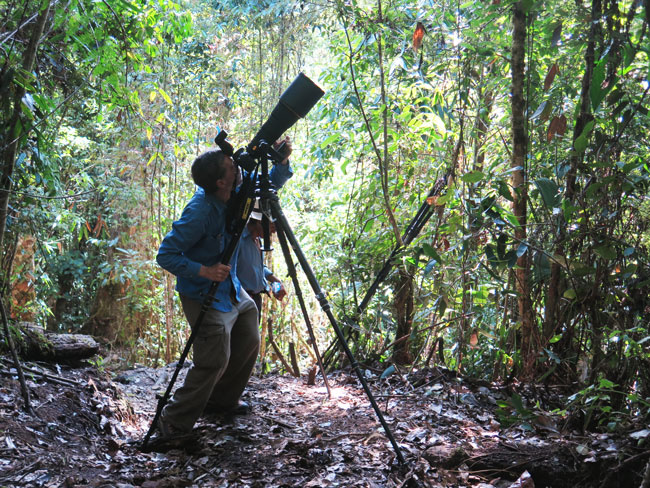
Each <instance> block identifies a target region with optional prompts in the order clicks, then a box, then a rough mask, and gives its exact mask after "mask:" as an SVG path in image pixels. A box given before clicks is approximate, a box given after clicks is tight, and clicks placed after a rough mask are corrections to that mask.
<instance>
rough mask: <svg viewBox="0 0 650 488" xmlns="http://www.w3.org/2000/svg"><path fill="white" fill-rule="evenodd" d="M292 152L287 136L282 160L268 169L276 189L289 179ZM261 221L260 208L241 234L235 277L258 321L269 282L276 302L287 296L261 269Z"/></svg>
mask: <svg viewBox="0 0 650 488" xmlns="http://www.w3.org/2000/svg"><path fill="white" fill-rule="evenodd" d="M280 144H281V143H280V141H277V142H276V143H275V147H276V148H277V147H279V146H280ZM291 151H292V148H291V140H290V139H289V137H286V138H285V139H284V151H283V156H284V158H283V160H282V161H280V162H279V163H278V164H277V165H275V166H274V167H273V168H272V169H271V172H270V174H269V179H270V181H271V183H272V184H273V186H274V187H275V188H276V189H280V188H282V187H283V186H284V184H285V183H286V182H287V181H288V180H289V178H291V177H292V176H293V171H292V170H291V165H290V163H289V156H290V155H291ZM261 220H262V214H261V212H259V209H256V210H255V211H253V212H252V213H251V217H250V220H249V221H248V223H247V224H246V228H245V229H244V232H243V233H242V237H241V244H240V248H239V257H238V260H237V276H238V278H239V280H240V282H241V286H242V287H243V288H244V290H246V292H247V293H248V294H249V295H250V297H251V298H252V299H253V301H254V302H255V305H257V310H258V319H259V318H261V314H262V293H264V292H267V291H268V289H269V283H273V284H274V286H272V288H271V291H272V293H273V296H274V297H275V298H276V299H278V300H282V299H283V298H284V297H285V296H286V294H287V291H286V290H285V289H284V287H283V285H282V282H281V281H280V280H279V279H278V278H276V277H275V276H274V275H273V273H272V272H271V270H269V269H268V268H267V267H266V266H264V262H263V260H262V252H261V250H260V242H261V239H262V238H263V237H264V232H263V230H262V222H261ZM272 229H273V223H271V231H272Z"/></svg>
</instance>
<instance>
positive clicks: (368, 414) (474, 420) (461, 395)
mask: <svg viewBox="0 0 650 488" xmlns="http://www.w3.org/2000/svg"><path fill="white" fill-rule="evenodd" d="M0 359H1V360H2V363H0V372H1V373H2V377H3V380H2V383H0V487H14V486H24V487H68V488H71V487H82V486H83V487H85V486H90V487H119V488H128V487H133V486H139V487H146V488H167V487H169V488H172V487H185V486H197V487H203V486H206V487H335V486H338V487H373V488H375V487H412V486H422V487H480V488H488V487H512V488H518V487H526V488H534V487H537V488H540V487H610V486H611V487H639V486H641V484H642V479H643V473H644V471H645V469H646V463H647V462H648V458H649V457H650V449H649V447H648V443H649V442H650V429H649V426H647V425H646V426H639V425H637V426H629V428H628V429H627V431H626V432H618V433H578V432H577V431H576V430H575V429H571V428H569V425H568V424H570V423H571V422H567V420H568V419H566V418H564V419H562V418H560V417H555V416H552V415H550V414H548V413H545V412H543V411H542V410H541V409H539V408H533V407H530V406H529V407H526V405H532V406H534V405H535V403H536V402H537V401H540V400H539V398H533V397H532V396H530V395H532V393H531V392H528V393H529V394H530V395H529V394H526V393H524V392H520V394H521V395H522V398H523V400H522V404H520V403H519V401H513V400H512V399H513V396H512V394H513V391H511V390H506V389H505V388H503V387H499V386H497V385H486V384H483V385H478V384H476V383H471V382H468V381H467V380H465V379H462V378H460V377H458V376H457V375H455V374H453V373H452V372H450V371H447V370H445V369H443V368H430V369H424V370H420V371H416V372H411V374H410V375H408V377H407V376H406V375H404V374H400V373H395V374H392V375H390V376H388V377H386V378H381V371H379V370H378V371H371V370H369V369H364V372H365V374H366V377H367V381H368V383H369V384H370V387H371V389H372V391H373V393H374V395H375V397H376V399H377V402H378V404H379V406H380V408H381V410H382V412H383V414H384V416H385V419H386V421H387V423H388V424H389V425H390V429H391V431H392V433H393V435H394V437H395V439H396V440H397V442H398V444H399V446H400V451H401V452H402V454H403V457H404V458H405V460H406V462H405V464H404V465H400V464H399V463H398V462H397V458H396V455H395V451H394V450H393V447H392V445H391V443H390V442H389V441H388V438H387V437H386V435H385V432H384V430H383V429H382V427H381V425H380V424H379V422H378V421H377V417H376V415H375V413H374V410H373V409H372V407H371V405H370V403H369V401H368V398H367V396H366V395H365V393H364V390H363V389H362V388H361V386H360V384H359V381H358V379H357V378H356V376H355V375H354V374H351V373H349V372H343V371H341V372H336V373H333V374H331V375H329V376H328V379H329V385H330V388H331V398H328V395H327V390H326V388H325V387H324V385H323V382H322V378H321V377H320V376H318V377H317V379H316V385H315V386H308V385H307V381H306V379H305V378H295V377H292V376H289V375H277V374H270V375H265V376H263V377H258V376H255V377H253V378H252V379H251V381H250V384H249V387H248V388H247V390H246V393H245V394H244V399H245V400H246V401H248V402H249V403H250V404H251V405H252V407H253V410H252V412H251V413H249V414H248V415H245V416H237V417H206V418H201V419H200V420H199V422H198V423H197V425H196V426H195V429H194V431H193V435H192V436H191V438H190V439H186V440H185V441H184V442H183V443H182V444H179V445H176V446H171V447H173V448H172V449H169V450H166V452H142V451H141V450H140V449H139V447H141V444H140V441H141V440H142V439H143V438H144V435H145V433H146V432H147V430H148V428H149V425H150V423H151V421H152V418H153V414H154V412H155V408H156V400H155V395H154V394H155V392H163V391H164V390H165V388H166V386H167V384H168V382H169V379H170V377H171V374H172V373H173V370H174V366H173V365H171V366H168V367H166V368H160V369H151V368H145V367H138V368H136V369H132V370H129V371H122V372H120V373H117V374H115V373H114V374H111V373H109V372H108V371H105V370H101V371H99V370H98V369H97V368H95V367H93V366H91V365H90V364H88V363H82V364H77V365H76V366H70V365H67V366H64V365H55V364H47V363H33V362H32V363H25V364H24V366H25V367H26V368H29V370H30V371H28V372H27V373H26V374H27V384H28V387H29V391H30V395H31V402H30V403H31V406H32V413H31V414H28V413H26V412H25V411H24V410H23V406H24V401H23V398H22V396H21V389H20V384H19V382H18V380H17V377H16V376H15V370H12V369H11V361H10V360H9V359H7V358H1V357H0ZM185 371H186V369H184V370H183V371H181V375H180V376H179V379H178V383H177V384H181V382H182V376H183V374H184V372H185ZM38 372H40V374H39V373H38ZM542 393H543V395H542ZM536 394H537V395H538V396H540V397H541V396H544V395H546V396H547V397H553V395H555V394H554V393H550V392H549V390H548V389H545V390H543V392H542V391H539V390H538V391H537V392H536ZM515 398H518V397H515ZM555 400H556V401H561V398H560V397H555ZM499 405H501V406H499ZM509 406H511V407H512V408H509ZM513 415H514V416H513ZM508 419H510V420H513V419H516V420H517V422H515V423H513V424H511V425H510V426H509V427H505V425H506V424H508V423H509V422H507V421H506V420H508ZM167 447H169V446H167Z"/></svg>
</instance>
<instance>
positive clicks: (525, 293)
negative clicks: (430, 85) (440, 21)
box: [511, 2, 538, 376]
mask: <svg viewBox="0 0 650 488" xmlns="http://www.w3.org/2000/svg"><path fill="white" fill-rule="evenodd" d="M513 25H514V29H513V35H512V61H511V66H512V168H513V173H512V197H513V203H512V211H513V213H514V215H515V217H516V218H517V221H518V223H519V225H518V226H517V227H516V228H515V240H516V242H515V245H516V246H518V245H519V243H522V242H525V241H526V207H527V203H528V188H527V185H528V182H527V180H526V178H527V174H526V163H527V162H526V153H527V147H528V138H527V134H526V117H525V112H526V100H525V98H524V82H525V55H526V50H525V45H526V44H525V43H526V12H525V11H524V7H523V4H522V2H518V3H516V4H515V5H514V12H513ZM529 257H530V252H528V251H526V252H525V253H523V254H522V255H521V256H520V257H519V258H518V259H517V268H516V270H515V279H516V284H515V286H516V288H517V294H518V299H517V305H518V312H519V321H520V322H521V355H522V360H523V367H524V376H529V375H530V374H531V373H532V370H533V368H534V361H535V357H536V345H537V336H538V333H537V328H536V324H535V319H534V316H533V308H532V302H531V296H530V258H529Z"/></svg>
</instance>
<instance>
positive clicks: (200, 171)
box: [192, 149, 226, 193]
mask: <svg viewBox="0 0 650 488" xmlns="http://www.w3.org/2000/svg"><path fill="white" fill-rule="evenodd" d="M224 157H225V154H224V153H223V151H221V150H220V149H212V150H210V151H206V152H204V153H203V154H201V155H200V156H198V157H197V158H196V159H195V160H194V162H193V163H192V179H193V180H194V183H196V184H197V185H198V186H200V187H201V188H203V189H204V190H205V192H206V193H214V192H215V191H217V180H219V179H221V178H223V176H224V175H225V173H226V169H225V168H224V165H223V160H224Z"/></svg>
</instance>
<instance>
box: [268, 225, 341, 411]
mask: <svg viewBox="0 0 650 488" xmlns="http://www.w3.org/2000/svg"><path fill="white" fill-rule="evenodd" d="M276 230H277V234H278V241H279V242H280V247H281V248H282V255H283V256H284V261H285V263H286V264H287V270H288V271H289V275H290V276H291V281H292V282H293V287H294V289H295V290H296V296H297V297H298V302H299V303H300V309H301V310H302V316H303V317H304V319H305V325H306V326H307V331H308V332H309V339H310V340H311V343H312V347H313V348H314V353H315V354H316V359H317V361H318V367H319V368H320V373H321V374H322V375H323V381H324V382H325V388H327V398H332V391H331V390H330V385H329V382H328V381H327V374H326V373H325V368H324V367H323V361H322V360H321V356H320V352H319V351H318V344H317V343H316V336H315V335H314V329H313V328H312V326H311V321H310V320H309V314H308V313H307V307H306V306H305V300H304V298H303V296H302V290H301V288H300V283H299V282H298V275H297V274H296V266H295V265H294V263H293V259H292V257H291V252H290V251H289V245H288V244H287V238H286V236H285V235H284V228H283V227H282V226H281V225H280V226H278V228H277V229H276Z"/></svg>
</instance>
